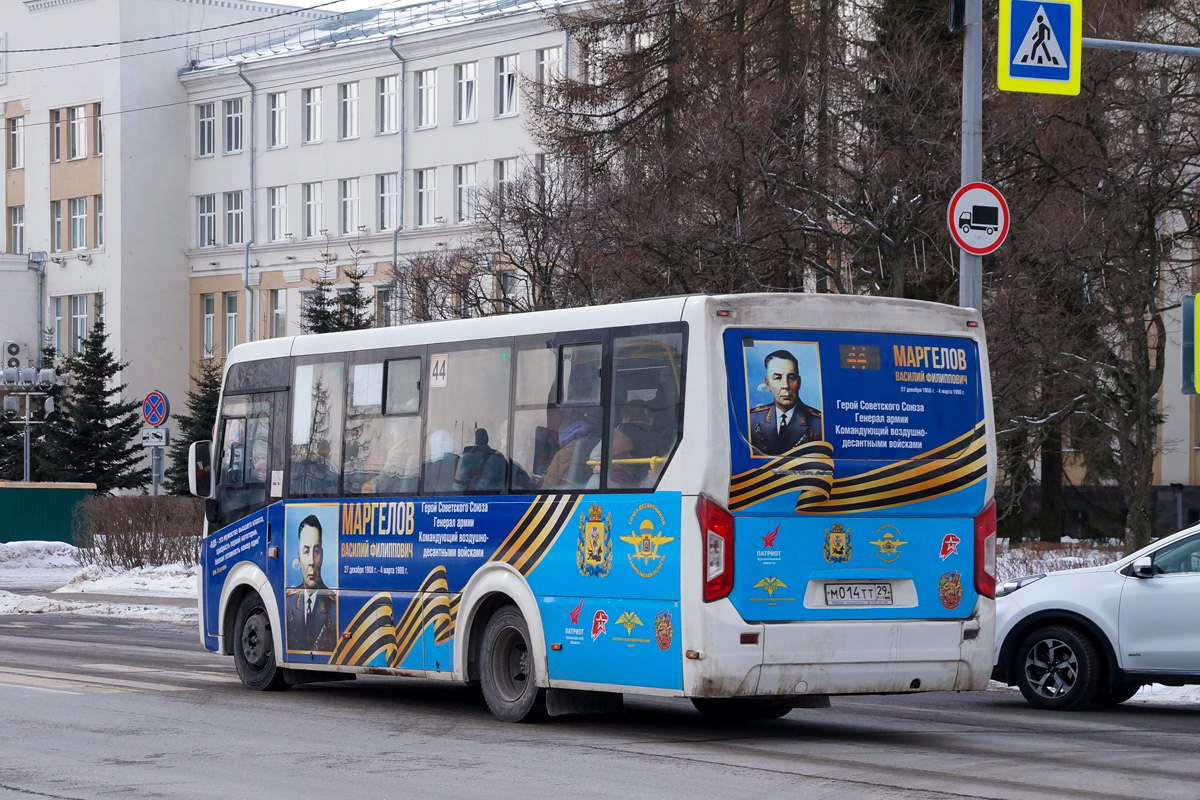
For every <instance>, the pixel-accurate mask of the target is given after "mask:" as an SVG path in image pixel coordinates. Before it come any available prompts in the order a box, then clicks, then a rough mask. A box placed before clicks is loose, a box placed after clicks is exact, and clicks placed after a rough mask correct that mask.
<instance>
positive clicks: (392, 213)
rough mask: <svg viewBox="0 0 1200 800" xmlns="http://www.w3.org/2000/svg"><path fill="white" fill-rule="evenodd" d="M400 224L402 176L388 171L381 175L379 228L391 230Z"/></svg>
mask: <svg viewBox="0 0 1200 800" xmlns="http://www.w3.org/2000/svg"><path fill="white" fill-rule="evenodd" d="M399 225H400V176H399V174H397V173H395V172H388V173H385V174H383V175H380V176H379V230H381V231H390V230H393V229H395V228H397V227H398V226H399Z"/></svg>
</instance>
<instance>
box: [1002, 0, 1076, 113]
mask: <svg viewBox="0 0 1200 800" xmlns="http://www.w3.org/2000/svg"><path fill="white" fill-rule="evenodd" d="M1082 51H1083V0H1000V58H999V61H1000V75H999V79H998V81H997V82H998V83H999V86H1000V88H1001V89H1003V90H1005V91H1007V92H1038V93H1040V94H1072V95H1073V94H1079V73H1080V53H1081V52H1082Z"/></svg>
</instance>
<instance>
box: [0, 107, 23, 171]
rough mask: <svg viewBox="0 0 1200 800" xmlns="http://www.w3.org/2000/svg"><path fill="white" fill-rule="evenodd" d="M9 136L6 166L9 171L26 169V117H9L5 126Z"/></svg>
mask: <svg viewBox="0 0 1200 800" xmlns="http://www.w3.org/2000/svg"><path fill="white" fill-rule="evenodd" d="M4 128H5V134H6V135H7V136H8V157H7V158H6V159H5V164H6V166H7V168H8V169H24V168H25V117H24V116H20V117H9V118H8V123H7V124H6V125H5V126H4Z"/></svg>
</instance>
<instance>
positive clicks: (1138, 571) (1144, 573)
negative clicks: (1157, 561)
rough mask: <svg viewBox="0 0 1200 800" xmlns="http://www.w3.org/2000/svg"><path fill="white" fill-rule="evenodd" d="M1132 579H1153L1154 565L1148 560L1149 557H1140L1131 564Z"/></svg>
mask: <svg viewBox="0 0 1200 800" xmlns="http://www.w3.org/2000/svg"><path fill="white" fill-rule="evenodd" d="M1132 574H1133V577H1135V578H1153V577H1154V564H1153V562H1151V560H1150V556H1142V557H1141V558H1139V559H1137V560H1136V561H1134V562H1133V573H1132Z"/></svg>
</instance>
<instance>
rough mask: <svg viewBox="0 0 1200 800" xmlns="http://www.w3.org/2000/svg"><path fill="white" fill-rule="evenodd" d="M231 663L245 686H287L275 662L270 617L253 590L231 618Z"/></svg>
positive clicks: (262, 689)
mask: <svg viewBox="0 0 1200 800" xmlns="http://www.w3.org/2000/svg"><path fill="white" fill-rule="evenodd" d="M233 663H235V664H236V665H237V671H238V677H239V678H241V679H242V683H243V684H245V685H246V686H247V688H250V689H254V690H255V691H260V692H271V691H276V690H279V689H286V688H287V683H286V682H285V681H284V679H283V668H282V667H280V666H279V664H278V663H276V661H275V644H274V639H273V638H272V636H271V618H270V617H269V616H267V607H266V606H265V605H263V601H262V598H261V597H259V596H258V594H256V593H254V592H251V593H250V594H248V595H246V596H245V597H243V598H242V602H241V603H240V604H239V605H238V609H237V614H236V615H235V616H234V618H233Z"/></svg>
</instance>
